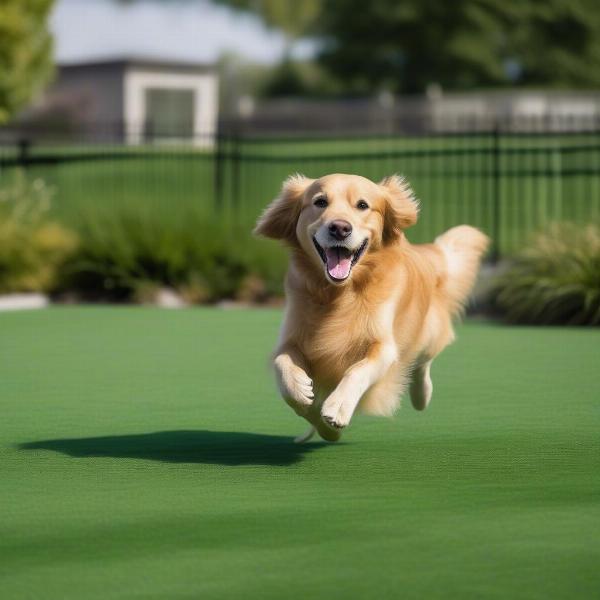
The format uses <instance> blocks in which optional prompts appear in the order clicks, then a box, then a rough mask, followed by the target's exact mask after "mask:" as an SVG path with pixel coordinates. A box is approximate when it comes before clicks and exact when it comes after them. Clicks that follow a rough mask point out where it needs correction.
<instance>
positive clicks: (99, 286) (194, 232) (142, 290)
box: [63, 207, 286, 303]
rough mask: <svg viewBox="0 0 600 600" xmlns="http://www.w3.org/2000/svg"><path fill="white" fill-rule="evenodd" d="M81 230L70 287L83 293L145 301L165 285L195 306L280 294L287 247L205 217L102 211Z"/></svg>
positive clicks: (69, 272) (71, 266)
mask: <svg viewBox="0 0 600 600" xmlns="http://www.w3.org/2000/svg"><path fill="white" fill-rule="evenodd" d="M78 232H79V237H80V245H79V248H78V251H77V253H76V255H74V256H73V257H72V260H71V261H70V264H69V265H68V269H66V274H67V275H66V278H65V280H64V282H63V286H64V289H65V290H69V291H74V292H76V293H77V294H78V295H80V296H82V297H83V298H88V299H106V300H116V301H129V300H139V301H145V300H148V299H151V297H152V295H153V294H154V292H155V290H156V289H157V288H158V287H161V286H168V287H171V288H174V289H176V290H177V291H178V292H179V293H180V294H181V295H182V296H183V298H184V299H185V300H187V301H188V302H192V303H200V302H214V301H217V300H220V299H224V298H232V299H235V298H239V299H243V300H249V301H261V300H265V299H266V298H267V297H269V296H271V295H276V294H279V293H281V285H282V279H283V272H284V269H285V262H286V260H285V258H286V257H285V255H284V253H283V251H282V250H279V249H276V248H274V247H272V246H270V247H269V246H268V245H267V244H265V242H262V241H260V240H255V239H252V238H251V237H250V233H249V231H246V230H244V229H238V228H235V227H233V228H232V227H231V226H227V227H226V226H225V225H222V224H220V223H219V222H218V221H217V220H215V222H209V221H208V220H207V218H206V217H203V216H202V215H200V214H195V213H193V212H189V211H188V212H187V213H186V214H182V215H180V216H174V215H171V216H169V217H168V218H165V216H164V214H163V213H161V214H156V213H153V212H152V211H150V210H144V209H140V208H139V207H138V208H136V210H135V211H128V210H115V209H113V210H111V211H105V212H102V211H96V212H94V213H88V215H87V216H86V217H85V218H84V219H83V220H82V222H81V224H80V227H79V228H78Z"/></svg>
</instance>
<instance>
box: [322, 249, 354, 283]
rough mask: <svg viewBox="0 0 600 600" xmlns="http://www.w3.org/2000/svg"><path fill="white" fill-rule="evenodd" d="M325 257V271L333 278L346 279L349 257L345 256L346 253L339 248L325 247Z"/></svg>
mask: <svg viewBox="0 0 600 600" xmlns="http://www.w3.org/2000/svg"><path fill="white" fill-rule="evenodd" d="M325 256H326V257H327V272H328V273H329V275H331V277H333V278H334V279H346V277H348V275H349V273H350V267H351V266H352V264H351V262H352V261H351V257H350V256H348V257H346V253H345V252H344V251H342V250H340V248H327V249H326V250H325Z"/></svg>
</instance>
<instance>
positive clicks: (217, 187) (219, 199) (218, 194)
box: [214, 131, 225, 212]
mask: <svg viewBox="0 0 600 600" xmlns="http://www.w3.org/2000/svg"><path fill="white" fill-rule="evenodd" d="M224 141H225V140H224V139H223V133H222V132H221V131H217V134H216V136H215V143H216V145H217V147H216V148H215V153H214V157H215V158H214V161H215V170H214V203H215V212H221V211H222V210H223V169H224V166H225V165H224V158H225V157H224V155H223V143H224Z"/></svg>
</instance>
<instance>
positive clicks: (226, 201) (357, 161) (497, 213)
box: [0, 120, 600, 256]
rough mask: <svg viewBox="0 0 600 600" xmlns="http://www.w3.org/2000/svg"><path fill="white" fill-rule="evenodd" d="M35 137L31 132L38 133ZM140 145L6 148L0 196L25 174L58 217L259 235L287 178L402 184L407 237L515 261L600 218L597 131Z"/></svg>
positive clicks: (223, 137) (8, 142)
mask: <svg viewBox="0 0 600 600" xmlns="http://www.w3.org/2000/svg"><path fill="white" fill-rule="evenodd" d="M29 133H30V134H31V132H29ZM160 142H161V140H160V139H158V140H154V143H144V144H137V145H124V144H117V143H114V142H113V141H110V140H109V141H104V140H103V139H101V138H98V137H95V138H94V139H93V141H91V142H90V141H89V139H86V140H77V139H73V138H69V139H68V140H64V139H59V138H58V137H57V136H49V137H46V138H42V137H41V136H33V135H32V136H30V137H23V136H14V135H13V136H12V137H10V136H8V137H6V136H5V138H4V142H3V143H0V188H1V187H2V186H3V185H5V184H8V183H9V182H10V179H11V177H13V176H14V175H13V174H14V173H15V172H17V171H20V172H23V173H25V174H26V177H28V178H38V179H43V180H44V181H46V182H48V183H49V184H50V185H51V186H52V187H53V188H54V205H55V210H56V211H57V212H58V213H60V214H61V215H62V216H63V217H65V218H67V219H71V220H76V219H77V218H79V217H80V216H81V214H82V213H84V212H86V211H90V210H96V209H98V208H108V209H110V210H117V209H118V210H124V209H125V210H128V211H135V210H152V211H162V212H161V214H167V213H179V214H185V213H186V212H187V211H190V212H191V211H198V210H199V211H200V213H201V214H202V216H203V218H206V219H222V220H226V221H227V222H230V223H236V224H237V225H238V226H239V225H241V226H243V227H246V228H247V229H248V230H249V229H250V227H251V225H252V223H253V222H254V220H255V219H256V217H257V215H258V214H259V212H260V210H261V209H262V208H263V207H264V206H265V204H266V203H267V202H268V201H269V200H270V199H272V198H273V197H274V196H275V195H276V193H277V191H278V189H279V187H280V185H281V181H282V180H283V179H284V178H285V177H286V176H287V175H289V174H290V173H294V172H302V173H305V174H306V175H307V176H309V177H319V176H321V175H324V174H326V173H330V172H346V173H357V174H361V175H364V176H366V177H369V178H371V179H374V180H378V179H381V178H382V177H384V176H386V175H389V174H390V173H401V174H403V175H405V176H406V177H407V178H408V180H409V181H410V182H411V184H412V185H413V187H414V189H415V192H416V194H417V196H418V197H419V199H420V201H421V215H420V221H419V223H418V224H417V226H415V228H414V229H413V230H411V231H410V232H409V234H408V235H409V237H410V238H411V240H414V241H427V240H431V239H432V238H434V237H435V236H436V235H438V234H439V233H440V232H442V231H443V230H445V229H447V228H448V227H451V226H453V225H456V224H459V223H470V224H472V225H475V226H478V227H480V228H482V229H483V230H484V231H486V232H487V233H488V234H489V235H491V237H492V239H493V240H494V254H495V255H496V256H501V255H506V254H510V253H511V252H513V251H514V250H515V249H516V248H518V247H519V246H520V245H521V244H522V243H523V241H524V240H525V239H526V238H527V237H528V236H529V235H530V234H531V233H532V232H533V231H536V230H539V229H541V228H544V227H545V226H547V225H548V224H549V223H550V222H553V221H563V220H568V221H575V222H579V223H585V222H589V221H592V220H598V219H599V218H600V127H598V126H597V124H596V123H593V126H592V125H591V124H590V122H589V120H588V121H586V126H585V127H580V128H578V127H572V128H571V129H563V130H561V131H556V130H552V131H545V130H539V129H532V128H531V127H529V128H523V130H521V131H519V130H515V128H514V127H511V128H503V127H502V126H501V125H498V124H496V125H494V126H493V127H492V128H491V129H487V130H483V129H482V128H476V129H474V130H471V131H437V132H428V133H426V134H419V135H406V134H405V135H398V134H391V135H390V134H377V133H368V134H353V135H345V136H340V135H336V136H332V135H329V136H317V135H298V134H295V135H287V136H282V135H277V136H264V135H263V136H257V135H249V134H244V133H243V132H240V131H239V130H236V129H230V130H229V131H228V132H227V133H221V134H219V135H206V136H201V137H198V136H197V137H195V138H193V139H192V140H187V141H180V142H177V141H174V140H173V139H169V140H168V143H160Z"/></svg>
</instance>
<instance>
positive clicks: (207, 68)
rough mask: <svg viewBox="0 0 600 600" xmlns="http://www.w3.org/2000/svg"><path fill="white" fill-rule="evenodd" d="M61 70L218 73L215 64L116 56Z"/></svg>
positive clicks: (60, 65) (68, 64)
mask: <svg viewBox="0 0 600 600" xmlns="http://www.w3.org/2000/svg"><path fill="white" fill-rule="evenodd" d="M58 68H59V69H60V70H65V71H66V70H68V71H72V70H76V69H77V70H78V69H85V70H87V71H89V70H90V69H130V68H134V69H135V68H138V69H148V70H152V71H154V70H156V71H170V72H173V71H175V72H178V73H193V74H198V73H212V72H215V71H216V67H215V65H214V64H207V63H199V62H193V61H186V60H176V59H170V58H156V57H149V56H135V55H134V56H115V57H102V58H93V59H88V60H82V61H78V62H69V63H59V64H58Z"/></svg>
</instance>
